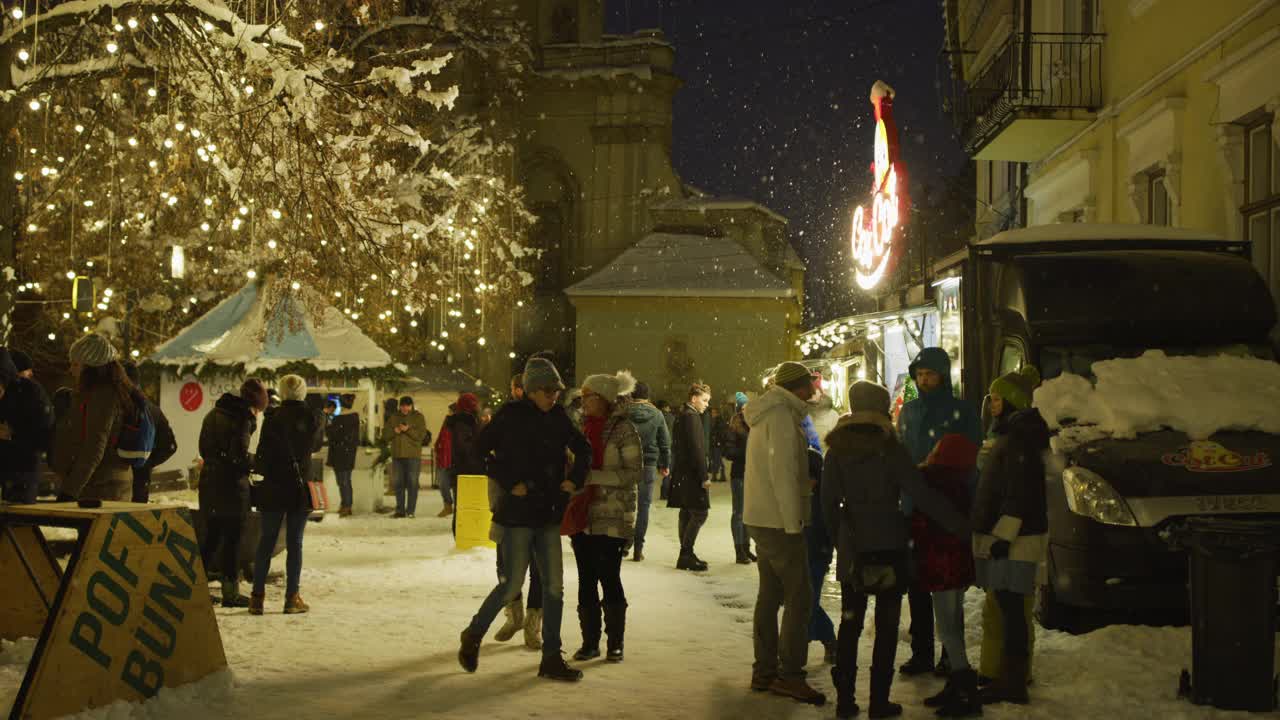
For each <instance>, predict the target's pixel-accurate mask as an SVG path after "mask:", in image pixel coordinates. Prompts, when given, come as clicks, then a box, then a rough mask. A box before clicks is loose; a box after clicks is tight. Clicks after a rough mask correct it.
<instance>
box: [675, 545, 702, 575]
mask: <svg viewBox="0 0 1280 720" xmlns="http://www.w3.org/2000/svg"><path fill="white" fill-rule="evenodd" d="M676 569H677V570H692V571H694V572H702V571H704V570H706V569H707V564H706V563H704V562H702V561H701V560H699V559H698V557H697V556H696V555H694V554H693V551H691V550H681V551H680V559H679V560H677V561H676Z"/></svg>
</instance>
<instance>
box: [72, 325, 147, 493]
mask: <svg viewBox="0 0 1280 720" xmlns="http://www.w3.org/2000/svg"><path fill="white" fill-rule="evenodd" d="M68 359H69V360H70V361H71V375H72V377H73V378H75V380H76V389H75V391H74V392H73V394H72V399H71V409H70V410H68V411H67V413H66V414H65V415H64V416H63V417H62V419H61V420H60V421H59V423H58V428H57V431H56V434H55V437H54V468H53V469H54V472H56V473H57V474H58V475H59V476H60V477H61V478H62V493H61V494H62V495H63V496H64V497H70V498H72V499H75V500H120V501H126V502H127V501H128V500H129V498H130V497H131V496H132V493H133V469H132V467H130V465H129V464H128V463H126V462H125V461H124V460H122V459H121V458H120V457H119V456H118V455H117V454H116V448H115V441H116V438H117V437H119V436H120V431H121V428H122V426H123V424H124V420H125V418H127V417H131V416H132V414H133V413H134V410H135V408H134V388H133V384H132V383H130V382H129V378H128V377H127V376H126V375H125V372H124V367H123V366H122V365H120V363H119V361H118V360H117V354H116V349H115V348H114V347H112V345H111V343H110V341H108V340H107V339H106V338H105V337H103V336H102V335H99V334H97V333H89V334H88V335H85V336H84V337H82V338H80V339H79V340H77V341H76V342H75V344H74V345H72V346H71V351H70V353H69V354H68Z"/></svg>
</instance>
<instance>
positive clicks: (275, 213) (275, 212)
mask: <svg viewBox="0 0 1280 720" xmlns="http://www.w3.org/2000/svg"><path fill="white" fill-rule="evenodd" d="M271 217H272V218H273V219H276V220H279V219H280V217H281V215H280V211H279V210H272V211H271Z"/></svg>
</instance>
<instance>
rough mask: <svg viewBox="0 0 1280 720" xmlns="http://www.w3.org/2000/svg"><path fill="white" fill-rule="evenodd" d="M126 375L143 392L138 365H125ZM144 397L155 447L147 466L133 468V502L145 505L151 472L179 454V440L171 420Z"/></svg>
mask: <svg viewBox="0 0 1280 720" xmlns="http://www.w3.org/2000/svg"><path fill="white" fill-rule="evenodd" d="M123 365H124V374H125V375H127V376H128V377H129V382H131V383H133V386H134V387H136V388H138V392H140V393H141V392H142V377H141V375H140V374H139V373H138V364H137V363H135V362H133V361H132V360H130V361H128V362H125V363H123ZM143 397H144V398H146V401H147V413H148V414H150V415H151V422H152V423H153V424H155V426H156V439H155V445H154V446H153V447H152V449H151V454H150V455H149V456H147V464H145V465H143V466H142V467H135V468H133V497H132V500H133V502H136V503H145V502H147V501H149V500H150V499H151V471H152V470H155V469H156V468H157V467H160V466H161V465H163V464H164V463H165V461H166V460H168V459H169V458H171V457H173V455H174V453H176V452H178V439H177V438H176V437H174V434H173V427H172V426H171V425H169V418H167V417H165V414H164V412H163V411H161V410H160V406H159V405H157V404H155V403H154V402H152V401H151V398H148V397H146V394H145V393H144V394H143Z"/></svg>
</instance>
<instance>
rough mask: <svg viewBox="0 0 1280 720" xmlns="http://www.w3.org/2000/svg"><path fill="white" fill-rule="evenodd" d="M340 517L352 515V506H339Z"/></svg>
mask: <svg viewBox="0 0 1280 720" xmlns="http://www.w3.org/2000/svg"><path fill="white" fill-rule="evenodd" d="M338 517H351V508H350V507H340V508H338Z"/></svg>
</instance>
